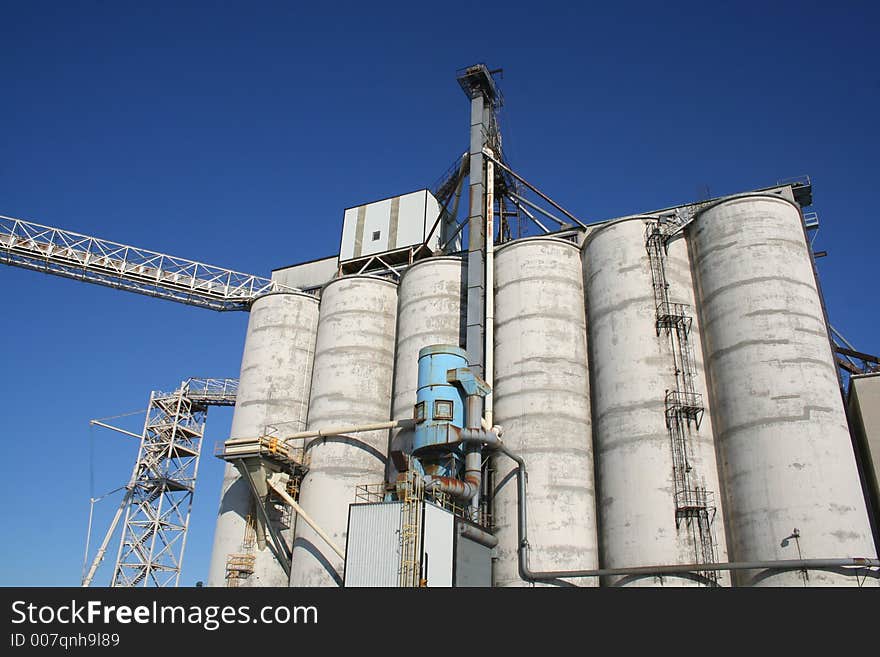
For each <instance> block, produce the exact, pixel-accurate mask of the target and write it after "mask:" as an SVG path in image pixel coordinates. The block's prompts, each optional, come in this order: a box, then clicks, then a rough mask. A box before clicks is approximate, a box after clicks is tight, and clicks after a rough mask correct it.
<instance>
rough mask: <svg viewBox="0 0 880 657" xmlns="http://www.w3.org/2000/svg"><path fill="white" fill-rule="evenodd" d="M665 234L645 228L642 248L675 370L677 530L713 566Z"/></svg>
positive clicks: (687, 327)
mask: <svg viewBox="0 0 880 657" xmlns="http://www.w3.org/2000/svg"><path fill="white" fill-rule="evenodd" d="M666 244H667V242H666V236H665V235H664V233H663V231H662V230H661V225H660V222H659V221H656V222H651V223H650V224H648V226H647V228H646V231H645V248H646V250H647V252H648V259H649V261H650V264H651V281H652V286H653V290H654V303H655V308H656V317H655V330H656V333H657V336H658V337H659V336H660V333H661V331H665V332H666V335H667V337H668V338H669V341H670V346H671V348H672V357H673V364H674V368H675V386H676V387H675V389H674V390H667V391H666V396H665V399H664V412H665V419H666V428H667V430H668V432H669V438H670V446H671V449H672V471H673V482H674V503H675V526H676V529H679V528H680V527H681V523H682V520H684V521H685V525H686V527H687V528H688V529H690V530H691V539H692V542H693V547H694V553H695V558H696V562H697V563H707V564H708V563H715V561H716V560H717V559H716V555H715V539H714V533H713V527H712V521H713V520H714V517H715V507H714V506H712V505H710V503H709V501H710V499H711V498H712V493H711V492H709V491H707V490H706V488H705V486H694V485H692V481H693V480H694V479H695V478H696V473H694V472H693V467H692V465H691V463H690V459H689V440H688V434H689V431H690V425H691V422H693V423H694V425H695V427H696V430H699V428H700V422H701V420H702V418H703V413H704V412H705V407H704V406H703V399H702V395H700V394H699V393H697V392H696V388H695V385H694V378H695V369H696V368H695V365H694V363H695V359H694V353H693V345H692V344H691V341H690V331H691V327H692V325H693V318H692V317H691V315H690V314H689V313H688V308H689V307H688V305H687V304H683V303H670V301H669V283H668V282H667V280H666V265H665V257H666V254H667V248H666ZM702 575H703V576H704V577H706V578H708V579H712V580H713V581H715V580H717V573H716V572H715V571H705V572H703V573H702Z"/></svg>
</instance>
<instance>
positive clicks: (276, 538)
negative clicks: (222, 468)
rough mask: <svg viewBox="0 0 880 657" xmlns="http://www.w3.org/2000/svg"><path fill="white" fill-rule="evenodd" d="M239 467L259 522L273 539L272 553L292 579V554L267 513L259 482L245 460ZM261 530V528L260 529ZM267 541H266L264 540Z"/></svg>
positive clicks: (263, 486)
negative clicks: (248, 487) (249, 490)
mask: <svg viewBox="0 0 880 657" xmlns="http://www.w3.org/2000/svg"><path fill="white" fill-rule="evenodd" d="M236 465H237V466H238V470H239V472H241V473H242V476H244V478H245V479H246V480H247V482H248V485H249V486H250V489H251V495H253V497H254V506H255V507H256V508H257V515H258V521H259V523H260V524H261V525H263V526H264V527H265V530H267V531H268V533H269V536H270V537H271V539H272V552H273V554H274V555H275V558H276V559H277V560H278V563H279V564H280V565H281V568H282V569H283V570H284V572H285V574H286V575H287V576H288V577H290V563H291V556H292V555H291V553H290V550H289V549H288V547H287V544H286V543H285V542H284V539H283V538H282V537H281V534H279V533H278V528H277V527H275V525H273V524H272V522H271V521H270V520H269V514H268V513H266V503H265V498H264V497H262V496H261V495H260V490H259V488H258V487H257V482H256V481H255V480H254V476H253V473H252V472H251V471H250V469H249V468H248V467H247V464H246V463H245V462H244V460H243V459H239V460H238V462H237V463H236ZM260 488H264V489H265V488H266V486H265V483H263V484H262V485H261V486H260ZM258 530H259V528H258ZM262 533H263V532H261V531H258V532H257V534H262ZM263 540H265V539H263Z"/></svg>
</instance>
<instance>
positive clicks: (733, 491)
mask: <svg viewBox="0 0 880 657" xmlns="http://www.w3.org/2000/svg"><path fill="white" fill-rule="evenodd" d="M687 230H688V240H689V242H690V244H691V247H692V252H693V262H694V269H695V273H696V278H697V282H698V289H699V309H700V317H701V320H702V325H703V331H704V338H705V352H706V358H707V362H708V370H709V374H710V379H711V393H712V400H713V406H714V409H715V413H714V419H715V421H716V432H717V437H718V447H719V454H720V456H721V462H722V466H723V483H724V488H725V493H726V500H727V505H726V506H727V521H728V530H729V533H730V549H731V557H732V559H733V560H736V561H757V560H775V559H798V558H800V557H803V558H804V559H809V558H834V557H864V556H874V554H875V553H874V548H873V545H872V540H871V530H870V527H869V523H868V518H867V513H866V510H865V501H864V498H863V497H862V492H861V489H860V484H859V476H858V473H857V469H856V464H855V459H854V454H853V449H852V445H851V442H850V436H849V432H848V429H847V422H846V417H845V414H844V409H843V403H842V399H841V394H840V388H839V384H838V379H837V373H836V368H835V364H834V360H833V357H832V353H831V347H830V343H829V337H828V332H827V327H826V321H825V317H824V313H823V309H822V304H821V302H820V297H819V293H818V291H817V285H816V279H815V275H814V272H813V268H812V263H811V258H810V254H809V251H808V248H807V244H806V239H805V234H804V228H803V223H802V219H801V214H800V210H799V208H798V207H797V206H796V205H795V204H794V203H792V202H790V201H788V200H786V199H784V198H780V197H779V196H775V195H771V194H752V195H747V196H742V197H738V198H731V199H727V200H723V201H721V202H719V203H717V204H715V205H712V206H711V207H709V208H708V209H706V210H704V211H703V212H702V213H701V214H700V215H699V216H698V218H697V219H696V221H694V222H693V223H692V224H691V225H690V226H689V227H688V229H687ZM750 574H751V573H749V572H744V573H742V574H740V575H739V579H740V582H741V583H746V582H747V580H748V579H749V575H750ZM762 581H763V583H765V584H770V585H792V586H803V585H810V586H815V585H855V584H856V579H855V578H853V577H851V576H850V577H844V576H842V575H837V574H833V573H829V572H825V571H809V572H805V571H791V572H786V573H781V574H775V575H772V576H769V577H766V578H765V579H763V580H762Z"/></svg>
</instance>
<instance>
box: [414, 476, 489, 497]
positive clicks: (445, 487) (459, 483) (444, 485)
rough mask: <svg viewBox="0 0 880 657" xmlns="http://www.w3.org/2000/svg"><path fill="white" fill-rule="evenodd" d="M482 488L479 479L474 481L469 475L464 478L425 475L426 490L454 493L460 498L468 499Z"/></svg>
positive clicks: (453, 494)
mask: <svg viewBox="0 0 880 657" xmlns="http://www.w3.org/2000/svg"><path fill="white" fill-rule="evenodd" d="M479 490H480V487H479V483H478V481H474V480H473V479H471V478H470V477H468V475H465V478H464V479H456V478H455V477H440V476H437V475H425V491H426V492H438V493H446V494H447V495H452V497H457V498H458V499H461V500H465V501H468V500H470V499H472V498H473V497H474V495H476V494H477V493H478V492H479Z"/></svg>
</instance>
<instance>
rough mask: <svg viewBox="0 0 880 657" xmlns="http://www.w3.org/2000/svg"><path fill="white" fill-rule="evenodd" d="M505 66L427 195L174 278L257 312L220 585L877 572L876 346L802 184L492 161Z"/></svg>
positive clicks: (761, 577)
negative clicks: (648, 202) (284, 255)
mask: <svg viewBox="0 0 880 657" xmlns="http://www.w3.org/2000/svg"><path fill="white" fill-rule="evenodd" d="M495 73H496V72H495V71H490V70H489V69H488V68H487V67H486V66H485V65H482V64H479V65H475V66H472V67H469V68H467V69H463V70H462V71H460V72H459V74H458V82H459V84H460V86H461V88H462V90H463V91H464V93H465V95H466V97H467V99H468V102H469V103H470V134H469V140H468V148H467V150H466V151H465V152H463V153H462V154H461V156H460V157H459V158H457V160H456V161H455V163H454V164H453V165H452V166H451V167H450V168H449V170H448V171H447V172H446V174H444V176H443V177H442V178H441V179H440V181H439V182H438V183H437V184H436V185H435V186H433V187H432V188H431V189H420V190H416V191H412V192H408V193H402V194H400V195H398V196H392V197H388V198H384V199H381V200H377V201H371V202H365V203H364V204H362V205H359V206H356V207H352V208H347V209H345V210H344V211H343V212H342V226H341V234H340V240H339V250H338V253H337V254H332V255H329V256H327V257H324V258H319V259H316V260H312V261H309V262H305V263H299V264H295V265H292V266H289V267H283V268H280V269H276V270H274V271H273V273H272V278H271V281H267V282H263V283H261V286H257V287H255V286H254V284H253V281H251V283H249V285H251V287H249V288H248V290H247V291H246V292H240V293H238V294H239V296H236V297H235V298H234V299H232V300H231V301H230V300H229V299H228V298H227V297H222V296H217V297H216V298H215V297H213V296H211V295H213V294H215V290H214V288H211V287H205V288H198V287H197V286H195V285H193V286H191V287H190V288H189V289H188V291H187V292H186V294H188V295H190V297H193V296H198V297H199V299H207V300H202V301H199V303H202V304H203V305H204V306H205V307H210V308H213V309H215V310H248V311H249V312H250V317H249V322H248V328H247V334H246V339H245V346H244V353H243V355H242V360H241V372H240V377H239V381H238V387H237V393H236V395H235V411H234V416H233V420H232V427H231V433H230V436H229V437H228V440H225V442H224V444H223V445H222V446H221V447H220V448H219V449H218V451H217V456H219V457H220V458H222V459H223V460H224V461H226V464H225V475H224V480H223V485H222V490H221V491H220V502H219V513H218V515H217V519H216V528H215V531H214V544H213V551H212V556H211V562H210V565H209V574H208V581H207V583H208V585H209V586H236V587H287V586H293V587H312V586H346V587H355V586H407V587H410V586H412V587H419V586H421V587H437V586H444V587H445V586H499V587H513V586H517V587H518V586H590V587H596V586H651V587H657V586H689V587H705V586H710V587H716V586H723V587H728V586H752V585H761V586H797V587H802V586H877V581H878V566H880V562H878V561H877V530H876V527H877V515H876V514H877V505H878V501H877V500H878V494H877V474H876V467H877V466H876V463H877V456H876V453H877V452H878V448H877V444H878V431H880V424H878V421H877V419H876V418H875V417H874V415H872V412H871V408H872V406H871V403H870V401H866V400H874V399H876V397H877V386H876V383H875V382H876V380H877V376H876V365H877V364H878V363H877V360H876V358H874V357H871V356H868V355H867V354H863V353H861V352H857V351H855V350H854V349H847V348H838V345H836V344H835V341H834V339H833V338H834V336H833V331H832V327H831V325H830V323H829V318H828V316H827V313H826V311H825V306H824V302H823V298H822V294H821V289H820V287H819V282H818V277H817V272H816V266H815V254H814V253H813V251H812V243H811V240H810V231H811V230H812V229H813V228H814V225H815V218H814V216H813V215H812V214H810V213H805V211H804V208H806V207H809V206H810V205H811V203H812V185H811V182H810V180H809V179H807V178H801V179H795V180H791V181H782V182H778V183H777V184H775V185H770V186H766V187H763V188H760V189H757V190H752V191H747V192H743V193H738V194H731V195H727V196H722V197H718V198H713V199H707V200H701V201H699V202H693V203H685V204H682V205H678V206H675V207H669V208H663V209H659V210H650V211H644V212H639V213H637V214H631V215H626V216H620V217H615V218H611V219H606V220H602V221H585V220H582V219H579V218H578V217H576V216H575V215H573V214H572V213H570V212H569V211H568V210H566V209H565V208H564V207H563V206H561V205H560V204H559V203H558V202H557V201H555V200H554V199H552V198H550V197H549V196H547V195H546V194H544V193H543V192H542V191H541V190H540V189H539V188H538V187H536V186H535V185H533V184H532V183H531V182H529V181H527V180H526V179H525V178H523V177H522V175H520V173H519V172H517V171H516V170H514V169H513V168H512V166H511V165H510V164H509V163H508V161H507V160H506V159H505V156H504V145H503V142H502V135H501V131H500V129H499V124H498V120H497V114H498V110H499V108H500V107H501V105H502V103H503V98H502V95H501V92H500V90H499V88H498V87H497V85H496V82H495ZM4 239H5V241H4V242H2V243H0V244H2V245H3V246H4V248H6V249H7V251H10V252H11V251H14V249H15V248H17V245H18V244H19V242H16V241H15V239H14V238H13V237H10V238H8V239H7V238H4ZM32 241H33V240H32ZM20 248H21V249H26V248H31V247H29V246H27V244H25V243H24V242H22V246H21V247H20ZM41 248H42V247H41ZM43 251H44V252H45V251H46V249H45V248H43ZM22 253H23V254H25V255H26V253H25V252H24V251H22ZM22 257H23V256H22ZM71 257H72V256H71ZM44 259H45V258H44ZM9 264H21V263H20V262H9ZM80 264H82V263H80ZM111 264H112V263H111ZM22 266H29V265H22ZM41 266H42V265H41ZM41 266H40V267H41ZM106 266H108V267H110V266H111V265H106ZM112 266H115V265H112ZM40 267H38V266H36V265H34V266H31V268H36V269H40ZM42 270H44V271H45V270H46V269H45V267H44V268H43V269H42ZM50 273H56V274H60V275H70V274H65V273H64V272H60V271H51V272H50ZM117 275H118V276H128V277H129V278H131V277H134V276H140V275H142V272H135V271H134V270H133V269H131V270H125V269H122V270H119V271H117ZM144 275H146V274H144ZM79 277H81V278H83V276H79ZM154 278H156V277H155V276H154ZM85 279H86V280H89V279H88V277H87V276H86V277H85ZM92 282H102V281H100V280H93V281H92ZM104 284H107V283H104ZM175 284H177V279H175ZM166 287H167V286H166ZM163 289H164V288H163ZM134 291H140V292H144V290H143V289H135V290H134ZM146 293H152V292H146ZM163 294H164V292H163V293H154V296H162V295H163ZM175 294H180V293H179V292H175ZM223 294H227V293H225V292H224V293H223ZM199 295H201V296H199ZM216 295H221V292H220V291H216ZM188 298H189V297H188ZM176 300H181V299H180V298H177V299H176ZM222 304H226V306H224V307H215V306H220V305H222ZM230 304H231V305H230ZM233 306H234V307H233ZM854 356H855V357H861V358H862V360H863V362H864V363H865V367H864V368H863V369H861V370H852V369H851V368H849V371H848V372H844V373H843V374H841V371H842V369H841V368H843V370H847V369H848V366H847V363H849V364H850V365H852V362H853V361H852V360H851V358H852V357H854ZM844 390H846V391H848V392H847V393H846V396H844V395H843V394H842V391H844ZM845 401H846V403H845ZM139 581H141V580H139Z"/></svg>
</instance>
